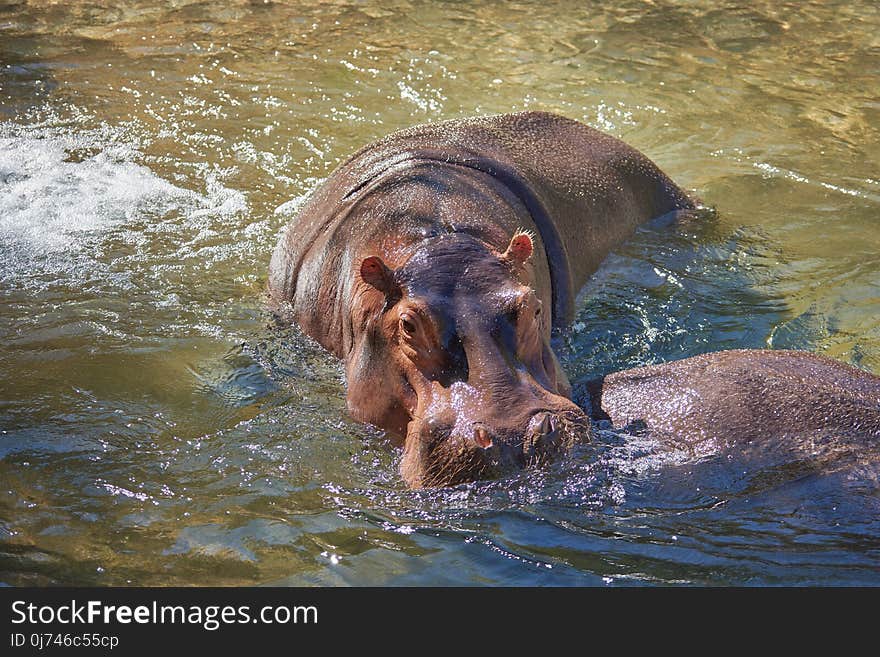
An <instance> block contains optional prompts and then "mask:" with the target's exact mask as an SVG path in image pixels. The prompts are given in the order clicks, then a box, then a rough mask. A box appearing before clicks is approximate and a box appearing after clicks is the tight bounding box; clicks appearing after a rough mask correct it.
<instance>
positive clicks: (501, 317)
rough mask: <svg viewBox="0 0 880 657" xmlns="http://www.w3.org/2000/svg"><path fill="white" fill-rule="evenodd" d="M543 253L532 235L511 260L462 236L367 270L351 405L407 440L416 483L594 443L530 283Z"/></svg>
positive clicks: (409, 470) (358, 292) (472, 475)
mask: <svg viewBox="0 0 880 657" xmlns="http://www.w3.org/2000/svg"><path fill="white" fill-rule="evenodd" d="M532 251H533V242H532V238H531V236H530V235H529V234H527V233H523V232H520V233H517V234H515V235H514V236H513V238H512V239H511V241H510V245H509V246H508V248H507V249H506V251H505V252H503V253H501V252H499V251H496V250H495V249H493V248H491V247H490V246H488V245H487V244H486V243H484V242H483V241H481V240H479V239H477V238H475V237H473V236H470V235H467V234H463V233H452V234H445V235H442V236H439V237H434V238H431V239H428V240H426V241H425V242H422V243H421V245H420V246H419V247H418V248H417V249H416V250H415V251H414V252H413V254H412V255H411V257H409V259H408V260H407V261H406V262H405V263H404V264H403V265H402V266H400V267H399V268H398V269H396V270H392V269H390V268H389V267H388V266H387V265H386V264H385V263H384V262H383V261H382V259H381V258H379V257H377V256H370V257H367V258H365V259H363V261H362V262H361V263H360V271H359V274H360V275H359V280H358V282H357V284H356V286H355V292H354V294H355V297H356V299H359V301H360V303H356V304H354V306H353V307H357V308H358V311H357V313H356V314H355V316H354V317H353V324H354V327H353V333H354V347H353V349H352V352H351V354H350V356H349V358H348V359H347V364H346V365H347V367H346V373H347V377H348V404H349V408H350V410H351V411H352V413H353V414H354V415H355V416H356V417H358V419H361V420H364V421H367V422H371V423H373V424H376V425H378V426H381V427H383V428H385V429H388V430H390V431H391V432H392V433H396V434H398V435H400V436H401V437H405V442H404V452H403V460H402V463H401V474H402V476H403V478H404V479H405V480H406V482H407V483H408V484H409V485H410V486H412V487H414V488H420V487H433V486H446V485H453V484H456V483H460V482H464V481H472V480H475V479H485V478H490V477H494V476H498V475H500V474H503V473H504V472H506V471H509V470H512V469H515V468H521V467H525V466H527V465H531V464H535V463H541V462H544V461H547V460H548V459H550V458H551V457H552V456H553V455H554V454H556V453H559V452H560V451H563V450H564V449H565V448H567V447H569V446H570V445H572V444H573V443H575V442H578V441H585V440H588V439H589V436H590V423H589V420H588V418H587V417H586V415H585V414H584V413H583V411H581V410H580V409H579V408H578V407H577V406H576V405H574V404H573V403H572V402H571V401H570V400H569V399H568V395H569V394H570V388H569V384H568V381H567V379H566V377H565V374H564V373H563V372H562V370H561V368H560V366H559V363H558V362H557V360H556V357H555V355H554V354H553V351H552V350H551V348H550V344H549V337H550V321H551V320H550V317H549V316H548V315H549V313H548V312H546V311H545V309H544V308H543V307H542V306H543V304H542V302H541V300H540V299H539V298H538V295H537V294H536V292H535V290H534V289H533V288H532V286H531V285H530V284H529V281H528V278H529V272H530V271H531V267H530V266H527V263H528V261H529V259H530V258H531V256H532Z"/></svg>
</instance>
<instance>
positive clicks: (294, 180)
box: [0, 0, 880, 585]
mask: <svg viewBox="0 0 880 657" xmlns="http://www.w3.org/2000/svg"><path fill="white" fill-rule="evenodd" d="M609 4H610V3H598V2H597V3H575V2H571V3H569V2H540V3H504V4H501V3H494V2H474V3H455V2H449V3H446V2H409V1H405V0H404V1H400V2H389V3H382V7H381V8H380V7H379V6H378V5H376V4H373V3H355V2H351V3H347V2H333V3H322V4H317V5H315V4H314V3H305V2H303V3H295V2H291V3H275V2H267V3H264V2H241V1H239V2H235V1H232V2H230V1H224V2H219V1H216V2H188V1H186V0H179V1H177V2H173V3H159V2H146V1H143V2H142V1H134V0H126V1H124V2H117V3H114V5H115V6H114V7H113V8H107V7H106V5H105V3H97V2H94V3H92V2H75V3H60V4H59V3H49V2H14V1H13V2H9V1H8V0H0V484H2V485H0V582H2V583H4V584H13V585H26V584H36V585H46V584H87V585H110V584H136V585H152V584H159V585H165V584H177V585H189V584H220V585H226V584H294V585H302V584H322V585H328V584H329V585H335V584H354V585H364V584H377V585H413V584H415V585H439V584H468V585H483V584H485V585H621V584H677V583H687V584H721V585H726V584H747V585H751V584H880V483H878V477H880V466H878V463H880V460H878V458H877V456H878V453H877V452H878V448H876V447H873V446H871V445H867V446H866V445H859V446H852V445H836V446H834V448H833V449H826V450H818V451H816V452H815V453H809V452H808V453H805V452H804V451H803V450H795V449H789V448H787V447H786V446H767V449H766V450H765V451H762V453H761V454H760V458H754V459H750V458H747V456H746V455H738V456H737V455H729V454H709V455H702V456H699V457H696V456H694V455H688V454H668V453H661V452H660V451H659V450H658V446H657V445H655V444H652V443H651V441H650V440H648V439H645V438H638V437H636V438H630V439H624V438H623V437H621V436H620V435H618V434H615V433H613V432H610V431H605V432H601V433H600V436H599V440H598V441H597V445H595V447H594V448H591V449H584V450H582V451H580V452H578V453H577V454H575V455H574V456H573V458H571V459H569V460H568V461H566V462H564V463H561V464H558V465H556V466H554V467H553V468H550V469H547V470H538V471H532V472H527V473H522V474H519V475H517V476H514V477H511V478H508V479H505V480H503V481H498V482H484V483H478V484H472V485H465V486H460V487H456V488H452V489H447V490H442V491H417V492H413V491H408V490H406V489H405V487H404V486H403V484H402V482H401V480H400V478H399V476H398V474H397V463H398V460H399V453H397V452H395V451H394V450H392V449H390V448H389V447H388V445H387V441H386V439H385V438H384V436H383V435H382V433H381V432H379V431H377V430H375V429H372V428H370V427H367V426H364V425H361V424H358V423H356V422H353V421H351V420H350V419H348V418H347V417H346V415H345V409H344V380H343V373H342V369H341V367H340V366H339V364H338V363H337V362H335V361H334V360H333V359H332V358H330V357H329V356H327V355H326V354H325V353H324V352H322V350H321V349H320V348H318V347H317V346H316V345H315V344H314V343H312V342H311V341H310V340H308V339H307V338H304V337H303V336H302V335H301V334H299V332H298V331H297V330H296V329H295V328H290V327H280V326H277V325H276V324H275V323H274V321H273V319H272V317H271V316H270V315H269V313H267V311H266V309H265V305H264V302H265V298H264V296H263V292H264V287H265V282H266V269H267V265H268V260H269V255H270V253H271V250H272V248H273V246H274V244H275V242H276V240H277V238H278V235H279V233H280V231H281V230H282V229H283V227H284V226H285V225H286V223H287V222H288V221H290V220H291V219H292V218H293V217H295V214H296V209H297V207H298V206H299V205H300V204H301V203H302V200H303V199H304V198H305V196H306V195H307V194H308V193H309V192H310V190H312V189H314V188H315V186H316V185H317V184H318V183H319V182H320V181H321V180H322V179H323V178H325V177H326V176H327V175H328V173H329V172H330V171H332V170H333V168H334V167H335V166H337V165H338V164H339V163H340V162H341V161H342V160H343V159H345V158H346V157H347V156H348V155H349V154H350V153H351V152H353V151H354V150H355V149H357V148H359V147H360V146H362V145H363V144H365V143H367V142H369V141H371V140H373V139H375V138H378V137H380V136H382V135H385V134H387V133H388V132H391V131H393V130H396V129H399V128H402V127H406V126H409V125H413V124H416V123H421V122H426V121H437V120H442V119H448V118H455V117H461V116H472V115H477V114H490V113H496V112H508V111H516V110H523V109H541V110H549V111H556V112H561V113H563V114H565V115H567V116H570V117H572V118H575V119H580V120H582V121H585V122H586V123H588V124H590V125H592V126H594V127H596V128H599V129H601V130H605V131H607V132H609V133H610V134H613V135H615V136H618V137H620V138H622V139H624V140H626V141H627V142H629V143H630V144H632V145H634V146H636V147H637V148H639V149H640V150H642V151H644V152H645V153H647V154H648V155H649V156H650V157H651V158H652V159H654V160H655V161H656V162H657V163H658V164H659V165H660V166H661V167H662V168H663V169H664V170H665V171H666V172H667V173H669V174H670V176H671V177H672V178H674V179H675V180H676V181H678V182H679V183H680V184H681V185H682V186H683V187H685V188H687V189H689V190H691V191H692V192H694V193H695V194H697V195H698V196H699V197H700V198H702V199H703V201H704V202H705V203H706V204H707V205H709V206H712V207H713V208H715V210H716V211H715V212H714V213H712V214H710V215H709V216H706V217H704V218H703V219H702V220H701V221H698V222H690V223H686V224H682V225H678V226H672V227H665V228H664V227H646V228H645V229H643V230H641V231H640V232H639V233H638V234H637V235H636V236H635V237H634V239H633V240H632V241H631V242H630V243H628V244H627V245H625V246H624V247H622V248H620V249H619V250H618V251H617V252H616V253H615V254H613V255H612V256H611V257H610V258H609V260H608V261H607V263H606V265H605V266H604V267H603V269H602V270H601V271H600V272H599V273H598V274H597V275H596V276H595V278H594V279H593V280H592V281H591V282H590V283H589V284H588V286H587V288H586V289H585V290H584V292H583V294H582V296H581V300H580V305H579V308H580V311H579V313H578V317H577V319H576V321H575V323H574V324H573V326H572V327H571V328H570V329H569V330H567V331H564V332H562V333H560V335H559V336H558V338H557V346H558V349H559V351H560V353H561V354H562V356H563V362H564V365H565V368H566V370H567V371H568V373H569V375H570V377H571V378H572V380H573V382H574V383H575V384H576V387H577V385H578V384H581V383H583V382H584V381H586V380H587V379H589V378H591V377H593V376H596V375H597V374H602V373H605V372H609V371H613V370H617V369H623V368H626V367H632V366H637V365H642V364H646V363H656V362H663V361H667V360H672V359H676V358H681V357H685V356H689V355H693V354H697V353H702V352H706V351H713V350H717V349H724V348H734V347H770V348H797V349H807V350H810V351H815V352H819V353H824V354H827V355H829V356H832V357H834V358H837V359H839V360H842V361H844V362H849V363H852V364H855V365H857V366H859V367H862V368H865V369H868V370H870V371H873V372H876V373H880V314H878V312H877V311H878V307H880V224H878V221H880V215H878V207H880V179H878V174H877V172H878V170H880V166H878V165H880V147H878V144H880V134H878V128H877V126H878V125H880V93H878V92H880V85H878V80H880V37H878V35H880V15H878V14H880V10H878V7H877V5H876V3H872V2H854V3H853V2H847V3H835V2H826V3H821V4H800V3H792V4H780V3H775V2H754V3H749V4H748V5H747V6H744V5H742V4H740V3H733V2H727V3H718V2H708V1H697V0H695V1H693V2H677V3H671V2H663V1H660V2H653V3H642V2H625V3H614V6H608V5H609Z"/></svg>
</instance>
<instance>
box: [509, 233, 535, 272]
mask: <svg viewBox="0 0 880 657" xmlns="http://www.w3.org/2000/svg"><path fill="white" fill-rule="evenodd" d="M534 250H535V247H534V244H533V242H532V235H531V233H528V232H526V231H517V232H515V233H514V234H513V237H512V238H511V239H510V244H509V245H508V247H507V251H505V252H504V255H502V256H501V257H502V258H504V259H505V260H507V261H509V262H513V263H516V264H518V265H522V264H524V263H525V262H526V261H527V260H528V259H529V258H531V257H532V252H533V251H534Z"/></svg>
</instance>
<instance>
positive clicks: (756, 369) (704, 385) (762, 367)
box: [586, 349, 880, 455]
mask: <svg viewBox="0 0 880 657" xmlns="http://www.w3.org/2000/svg"><path fill="white" fill-rule="evenodd" d="M586 387H587V391H588V395H589V406H590V408H589V411H590V416H591V417H592V418H593V419H596V420H599V421H601V420H606V421H610V422H611V423H612V425H613V426H614V427H617V428H622V429H626V428H629V429H631V430H635V431H649V432H650V433H651V435H652V437H653V438H654V439H656V440H657V441H659V442H661V443H665V444H667V445H668V446H670V447H673V448H684V449H686V450H688V451H690V452H692V453H695V454H704V455H705V454H711V453H716V452H717V451H718V450H724V449H730V448H733V449H734V450H741V449H743V448H747V447H755V446H757V448H758V449H760V448H761V446H766V444H767V441H768V440H773V441H775V442H776V443H777V444H783V443H786V442H788V443H789V444H790V446H792V447H797V445H796V443H803V444H807V445H810V446H811V447H813V448H814V447H815V445H816V444H817V443H818V442H820V441H823V440H827V439H829V438H833V439H834V440H837V441H853V442H859V441H867V442H868V443H870V444H876V440H877V439H880V377H878V376H875V375H874V374H872V373H870V372H866V371H864V370H860V369H858V368H856V367H853V366H851V365H847V364H845V363H841V362H838V361H836V360H832V359H830V358H827V357H824V356H819V355H817V354H812V353H808V352H804V351H788V350H770V349H733V350H727V351H717V352H713V353H707V354H701V355H699V356H693V357H691V358H685V359H682V360H677V361H672V362H668V363H662V364H660V365H649V366H646V367H639V368H635V369H630V370H625V371H623V372H615V373H613V374H609V375H607V376H604V377H601V378H597V379H594V380H592V381H590V382H588V383H587V385H586Z"/></svg>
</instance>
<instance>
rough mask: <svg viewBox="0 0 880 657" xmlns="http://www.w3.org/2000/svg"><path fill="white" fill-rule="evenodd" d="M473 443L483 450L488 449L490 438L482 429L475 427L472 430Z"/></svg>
mask: <svg viewBox="0 0 880 657" xmlns="http://www.w3.org/2000/svg"><path fill="white" fill-rule="evenodd" d="M474 442H476V443H477V445H479V446H480V447H482V448H483V449H489V448H490V447H492V438H491V436H489V432H488V431H486V429H485V428H484V427H476V428H475V429H474Z"/></svg>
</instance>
